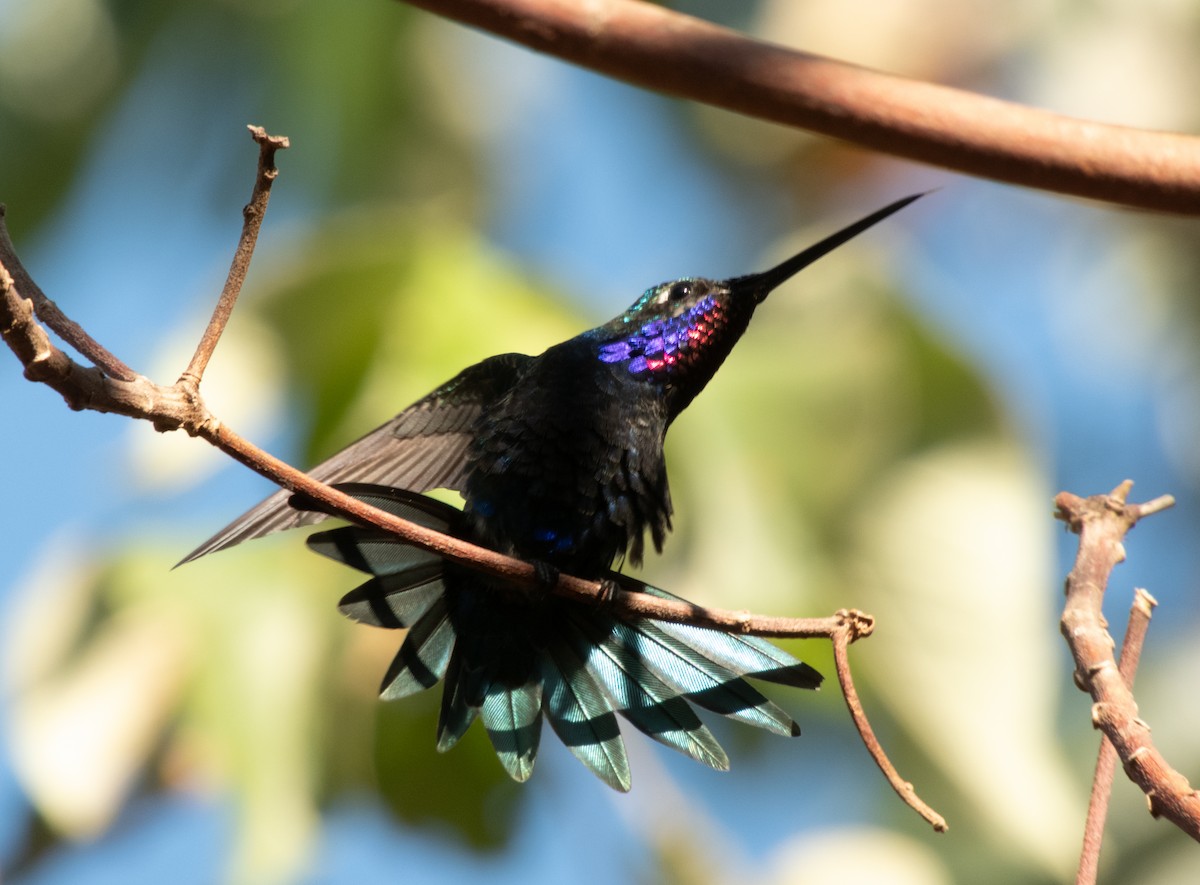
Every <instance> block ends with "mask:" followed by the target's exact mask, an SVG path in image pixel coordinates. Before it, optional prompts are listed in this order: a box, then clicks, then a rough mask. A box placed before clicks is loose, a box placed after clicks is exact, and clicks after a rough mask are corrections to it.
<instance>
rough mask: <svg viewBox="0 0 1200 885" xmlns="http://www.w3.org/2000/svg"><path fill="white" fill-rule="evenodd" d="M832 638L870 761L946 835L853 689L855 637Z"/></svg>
mask: <svg viewBox="0 0 1200 885" xmlns="http://www.w3.org/2000/svg"><path fill="white" fill-rule="evenodd" d="M829 639H830V641H831V642H832V644H833V660H834V665H835V666H836V667H837V677H838V684H840V685H841V687H842V697H844V698H845V699H846V707H847V709H849V711H850V719H851V720H852V721H853V722H854V727H855V728H856V729H858V736H859V737H860V738H862V742H863V744H864V745H865V746H866V748H867V752H868V753H870V754H871V758H872V759H874V760H875V764H876V765H877V766H878V767H879V770H880V771H882V772H883V776H884V777H885V778H887V781H888V783H889V784H891V786H892V789H893V790H895V791H896V795H897V796H899V797H900V798H901V799H902V800H903V801H904V804H906V805H907V806H908V807H909V808H911V809H912V810H913V811H915V812H916V813H917V814H919V815H921V817H923V818H925V820H926V821H928V823H929V824H930V826H932V827H933V828H934V830H935V831H937V832H939V833H944V832H946V830H948V829H949V826H948V825H947V824H946V819H945V818H944V817H942V816H941V815H940V814H938V813H937V812H936V811H934V810H933V809H932V808H930V807H929V806H928V805H927V804H925V802H924V800H922V799H921V797H920V796H918V795H917V791H916V790H915V789H913V785H912V784H911V783H909V782H908V781H906V780H905V779H904V778H902V777H901V776H900V772H898V771H897V770H896V766H894V765H892V761H891V760H890V759H888V757H887V754H886V753H885V752H884V751H883V746H882V745H881V744H880V743H879V738H877V737H876V736H875V730H874V729H873V728H871V723H870V722H869V721H868V720H867V714H866V712H865V711H864V710H863V707H862V701H860V700H859V698H858V691H857V689H855V687H854V679H853V677H852V676H851V673H850V656H849V652H848V648H847V647H848V646H849V644H850V643H851V642H853V641H854V639H855V637H854V636H853V635H852V634H851V633H850V630H849V628H848V627H847V628H846V629H843V630H840V631H838V632H837V633H835V634H834V635H832V636H830V637H829Z"/></svg>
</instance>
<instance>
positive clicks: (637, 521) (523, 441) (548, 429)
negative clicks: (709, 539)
mask: <svg viewBox="0 0 1200 885" xmlns="http://www.w3.org/2000/svg"><path fill="white" fill-rule="evenodd" d="M666 428H667V418H666V406H665V402H664V398H663V396H662V394H661V391H658V390H657V389H655V388H654V386H653V385H647V384H645V383H642V382H639V381H638V380H637V379H634V378H632V377H630V375H629V373H628V372H626V371H624V370H623V369H621V368H620V367H615V366H610V365H607V364H605V363H604V362H602V361H601V360H599V359H598V358H597V357H596V353H595V348H594V347H593V346H590V345H588V344H587V343H586V342H582V341H580V340H579V339H573V340H572V341H568V342H565V343H564V344H560V345H558V346H557V347H554V348H551V349H550V350H548V351H547V352H546V353H544V354H542V355H541V356H540V357H538V358H537V359H536V360H535V362H534V363H533V365H532V366H531V367H530V369H529V371H528V372H526V373H525V375H524V376H523V377H522V379H521V381H520V382H519V383H518V384H516V385H514V387H513V389H512V391H511V392H510V394H509V395H508V396H507V397H505V398H504V399H503V400H502V401H501V402H500V403H499V404H497V407H496V408H495V409H493V410H491V412H490V413H489V414H485V415H481V416H480V419H479V421H478V425H477V428H476V436H475V439H474V441H473V443H472V447H471V467H470V470H469V472H468V477H467V482H466V488H465V497H466V513H467V517H468V522H469V524H470V526H471V534H472V535H473V536H474V539H475V540H477V541H478V542H479V543H482V544H484V545H486V546H489V547H492V548H493V549H497V550H500V551H501V552H504V553H509V554H511V555H515V556H519V557H521V558H524V559H533V560H539V561H543V562H547V563H549V564H551V565H554V566H555V567H557V568H559V569H561V570H563V571H566V572H568V573H571V574H575V575H578V576H580V577H591V576H599V574H601V573H602V572H604V571H605V570H607V569H608V568H609V567H610V566H611V564H612V562H613V560H614V559H615V558H616V557H617V556H619V555H621V554H623V553H626V552H627V551H628V554H629V556H630V559H631V560H633V561H634V562H635V563H636V562H638V561H640V560H641V556H642V550H643V535H644V533H645V532H646V530H647V529H648V530H649V531H650V532H651V535H652V538H653V540H654V543H655V546H656V547H661V545H662V541H663V539H664V537H665V535H666V532H667V531H668V530H669V528H670V516H671V501H670V493H669V491H668V488H667V475H666V465H665V463H664V461H663V439H664V437H665V435H666Z"/></svg>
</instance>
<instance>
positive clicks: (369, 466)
mask: <svg viewBox="0 0 1200 885" xmlns="http://www.w3.org/2000/svg"><path fill="white" fill-rule="evenodd" d="M532 359H533V357H530V356H526V355H525V354H521V353H504V354H500V355H498V356H493V357H489V358H488V359H485V360H483V361H482V362H479V363H476V364H475V365H473V366H470V367H469V368H466V369H464V370H463V371H462V372H460V373H459V374H458V375H456V376H454V378H452V379H450V380H449V381H447V382H446V383H445V384H443V385H442V386H441V387H439V388H438V389H437V390H435V391H433V392H432V393H430V394H429V395H428V396H426V397H424V398H422V399H420V400H418V401H417V402H415V403H413V404H412V405H411V406H409V407H408V408H407V409H405V410H404V411H403V412H401V413H400V414H399V415H397V416H396V417H394V418H392V420H390V421H388V422H387V423H386V424H384V425H383V426H381V427H377V428H376V429H375V430H373V431H371V432H370V433H368V434H367V435H366V436H364V437H362V438H361V439H359V440H358V441H357V442H353V443H351V444H350V445H348V446H346V448H344V449H342V450H341V451H340V452H338V453H337V454H336V455H334V456H333V457H331V458H329V459H328V460H326V461H323V462H322V463H320V464H318V465H317V466H316V467H314V468H313V469H312V470H310V471H309V475H310V476H311V477H313V478H314V479H319V480H321V481H322V482H325V483H335V482H369V483H378V484H380V485H387V486H394V487H397V488H403V489H410V490H412V491H415V492H424V491H428V490H429V489H453V490H455V491H462V489H461V485H462V482H463V478H464V477H463V473H464V471H465V469H466V464H467V457H468V449H469V447H470V444H471V438H472V427H473V426H474V424H475V419H476V418H477V417H478V416H479V414H480V412H482V411H483V410H485V409H487V408H489V407H490V406H491V405H492V404H493V403H495V402H496V401H497V400H498V399H500V398H501V397H503V396H504V395H505V394H506V393H507V392H508V391H509V389H510V388H511V387H512V386H513V384H514V383H516V380H517V378H518V377H519V376H520V374H521V373H522V372H523V371H524V369H525V367H526V366H527V365H528V363H529V362H530V361H531V360H532ZM291 494H292V493H291V492H289V491H287V490H284V489H280V490H279V491H277V492H276V493H275V494H273V495H271V496H270V497H269V498H266V499H265V500H263V501H261V502H260V503H259V504H258V505H257V506H255V507H253V508H251V509H250V510H247V511H246V512H245V513H243V514H242V515H241V516H239V517H238V518H237V519H235V520H234V521H233V522H231V523H230V524H229V525H227V526H225V528H223V529H221V531H219V532H217V533H216V534H215V535H213V536H212V537H211V538H209V539H208V540H207V541H205V542H204V543H203V544H201V545H200V546H199V547H197V548H196V549H195V550H193V551H192V552H191V553H189V554H188V555H187V556H186V557H184V558H183V560H181V561H180V563H179V564H180V565H183V563H185V562H191V561H192V560H193V559H198V558H199V557H201V556H204V555H205V554H207V553H212V552H214V551H216V550H223V549H224V548H226V547H232V546H233V545H234V544H240V543H241V542H242V541H248V540H250V539H252V538H260V537H262V536H263V535H269V534H271V533H272V532H278V531H282V530H283V529H290V528H295V527H296V526H301V525H309V524H311V523H315V522H320V521H321V520H323V519H325V518H326V517H327V514H325V513H321V512H319V511H312V510H297V509H295V508H293V507H290V506H289V505H288V499H289V498H290V497H291Z"/></svg>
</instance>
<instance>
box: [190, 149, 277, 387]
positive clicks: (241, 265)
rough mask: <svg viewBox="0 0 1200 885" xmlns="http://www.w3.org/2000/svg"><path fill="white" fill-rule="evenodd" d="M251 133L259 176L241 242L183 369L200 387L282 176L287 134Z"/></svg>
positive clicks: (248, 267)
mask: <svg viewBox="0 0 1200 885" xmlns="http://www.w3.org/2000/svg"><path fill="white" fill-rule="evenodd" d="M247 128H248V129H249V130H250V135H251V137H253V139H254V140H255V141H256V142H257V143H258V175H257V176H256V177H255V179H254V190H253V191H252V192H251V194H250V202H249V203H247V204H246V206H245V208H244V209H242V217H243V219H244V222H243V224H242V237H241V240H239V241H238V246H237V251H235V252H234V253H233V262H232V263H231V264H230V266H229V275H228V276H227V277H226V278H225V288H224V289H222V290H221V297H220V298H219V299H218V300H217V306H216V307H215V308H214V309H213V315H212V319H210V320H209V321H208V328H206V329H205V330H204V335H203V336H202V337H201V338H200V344H199V345H198V346H197V348H196V353H195V354H194V355H193V356H192V361H191V362H190V363H188V367H187V368H186V369H184V371H183V375H182V376H181V378H180V380H183V379H188V383H190V384H191V385H193V386H199V384H200V379H201V378H202V377H203V376H204V370H205V368H206V367H207V366H208V360H209V358H210V357H212V354H213V351H214V350H215V349H216V347H217V342H218V341H220V340H221V333H222V332H224V331H225V324H226V323H228V322H229V316H230V314H232V313H233V306H234V305H235V304H236V303H237V299H238V295H239V294H240V293H241V291H242V284H243V283H245V282H246V274H247V272H249V270H250V259H251V257H252V256H253V255H254V245H255V243H257V242H258V231H259V228H261V227H262V222H263V218H264V216H265V215H266V214H267V203H268V202H269V201H270V199H271V185H272V184H274V183H275V179H276V178H277V177H278V176H279V170H278V169H277V168H276V166H275V152H276V151H280V150H285V149H286V148H287V147H288V145H289V143H288V140H287V138H286V137H278V136H273V135H267V131H266V130H265V129H263V128H262V127H261V126H249V127H247Z"/></svg>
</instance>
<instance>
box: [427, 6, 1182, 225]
mask: <svg viewBox="0 0 1200 885" xmlns="http://www.w3.org/2000/svg"><path fill="white" fill-rule="evenodd" d="M407 2H408V3H410V4H411V5H413V6H419V7H422V8H424V9H428V10H430V11H432V12H435V13H438V14H439V15H443V16H446V17H447V18H451V19H455V20H457V21H460V22H463V23H464V24H467V25H471V26H474V27H477V28H482V29H484V30H486V31H490V32H492V33H493V34H497V35H499V36H501V37H505V38H507V39H509V40H513V41H514V42H517V43H520V44H522V45H524V46H528V47H529V48H531V49H534V50H537V51H539V52H544V53H547V54H549V55H553V56H557V57H558V58H561V59H564V60H566V61H569V62H573V63H575V64H578V65H581V66H583V67H586V68H590V69H591V70H595V71H599V72H601V73H604V74H608V75H609V76H612V77H616V78H618V79H621V80H625V81H626V82H629V83H632V84H634V85H637V86H642V87H645V88H647V89H654V90H657V91H659V92H664V93H667V94H669V95H674V96H678V97H680V98H687V99H691V100H693V101H699V102H704V103H706V104H711V105H715V106H717V107H721V108H725V109H727V110H731V111H736V112H738V113H742V114H747V115H749V116H753V117H760V118H762V119H764V120H772V121H774V122H776V123H783V124H786V125H789V126H796V127H799V128H802V129H808V130H811V131H813V132H820V133H822V134H824V135H830V136H833V137H835V138H841V139H844V140H846V141H849V142H853V143H854V144H857V145H860V146H862V147H865V148H869V149H871V150H875V151H879V152H881V153H886V154H892V155H895V156H899V157H905V158H908V159H910V160H916V161H918V162H921V163H927V164H930V165H933V166H942V167H945V168H947V169H954V170H957V171H959V172H965V173H967V174H969V175H976V176H980V177H982V178H991V179H994V180H996V181H1004V182H1008V183H1011V184H1019V185H1024V186H1026V187H1033V188H1038V189H1041V190H1048V191H1054V192H1056V193H1062V194H1072V195H1075V196H1081V197H1089V198H1091V199H1095V200H1105V201H1108V202H1112V203H1120V204H1123V205H1127V206H1136V207H1139V208H1143V209H1155V210H1159V211H1164V212H1176V213H1180V214H1184V215H1198V214H1200V138H1195V137H1191V136H1186V135H1177V134H1172V133H1164V132H1151V131H1147V130H1139V129H1133V128H1129V127H1122V126H1112V125H1106V124H1103V123H1094V122H1088V121H1084V120H1075V119H1072V118H1070V117H1064V116H1060V115H1058V114H1053V113H1050V112H1048V111H1043V110H1039V109H1036V108H1030V107H1025V106H1023V105H1018V104H1014V103H1012V102H1006V101H1001V100H999V99H994V98H989V97H986V96H982V95H977V94H973V93H970V92H965V91H962V90H958V89H951V88H949V87H945V86H938V85H935V84H932V83H923V82H920V81H916V80H909V79H906V78H903V77H897V76H893V75H889V74H883V73H879V72H877V71H871V70H868V69H866V68H861V67H858V66H856V65H850V64H846V63H844V62H839V61H835V60H832V59H827V58H822V57H820V56H817V55H811V54H809V53H805V52H800V51H798V50H793V49H787V48H784V47H781V46H776V45H772V44H769V43H764V42H760V41H757V40H753V39H751V38H749V37H746V36H744V35H742V34H739V33H737V32H735V31H731V30H729V29H727V28H722V27H718V26H717V25H713V24H711V23H709V22H705V21H702V20H700V19H696V18H692V17H690V16H686V15H683V14H681V13H678V12H673V11H671V10H669V9H665V8H663V7H661V6H658V5H655V4H651V3H643V2H635V0H589V2H587V3H580V2H578V0H407Z"/></svg>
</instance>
